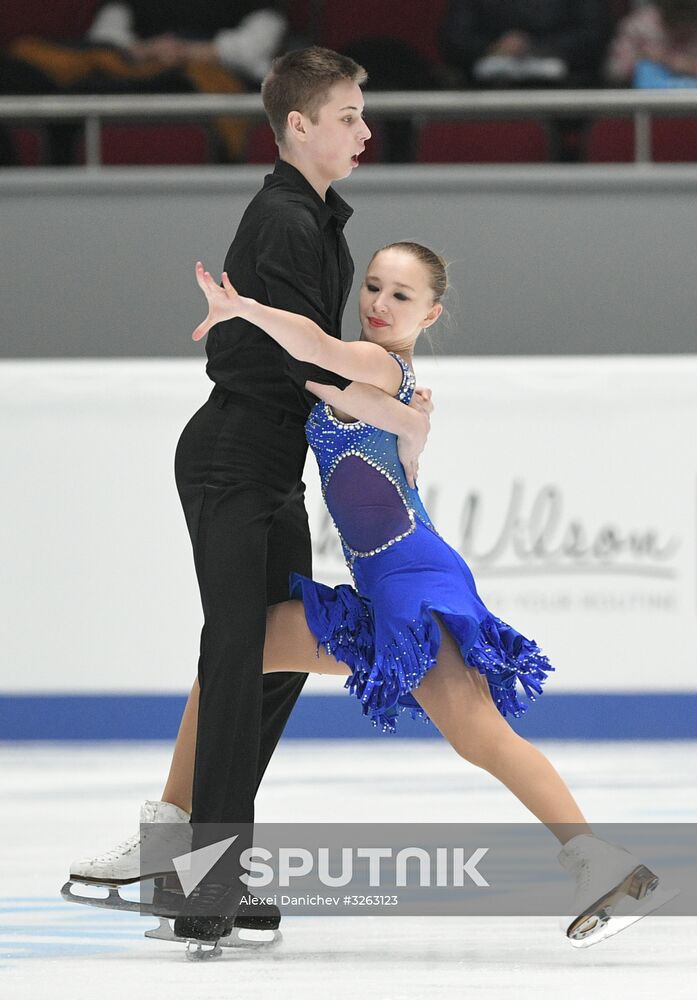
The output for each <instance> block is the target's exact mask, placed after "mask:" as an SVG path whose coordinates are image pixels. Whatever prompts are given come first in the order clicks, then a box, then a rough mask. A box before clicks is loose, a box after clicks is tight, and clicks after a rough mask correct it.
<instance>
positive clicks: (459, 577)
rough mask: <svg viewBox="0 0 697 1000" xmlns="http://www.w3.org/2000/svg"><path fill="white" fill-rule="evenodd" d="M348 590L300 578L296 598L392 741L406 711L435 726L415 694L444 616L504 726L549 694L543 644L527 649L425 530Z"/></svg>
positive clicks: (434, 654)
mask: <svg viewBox="0 0 697 1000" xmlns="http://www.w3.org/2000/svg"><path fill="white" fill-rule="evenodd" d="M354 578H355V581H356V584H357V586H358V588H359V591H357V590H355V589H354V588H353V587H351V586H349V585H348V584H340V585H339V586H338V587H327V586H326V585H325V584H322V583H318V582H316V581H314V580H310V579H309V578H308V577H306V576H302V575H300V574H299V573H292V574H291V577H290V596H291V598H294V599H299V600H301V601H302V602H303V605H304V608H305V617H306V619H307V624H308V626H309V628H310V631H311V632H312V634H313V635H314V636H315V638H316V639H317V652H318V655H319V648H320V646H322V647H324V649H325V650H326V651H327V653H329V654H330V655H332V656H334V657H335V658H336V659H337V660H340V661H341V662H342V663H345V664H346V665H347V666H348V667H349V669H350V670H351V676H350V677H349V678H348V679H347V681H346V685H345V686H346V688H348V690H349V691H350V692H351V694H353V695H354V696H355V697H356V698H358V700H359V702H360V703H361V706H362V710H363V714H364V715H366V716H368V717H369V718H370V719H371V721H372V723H373V725H374V726H379V727H380V728H381V729H382V731H383V732H392V733H394V732H395V731H396V726H395V722H396V719H397V716H398V715H399V713H400V712H402V711H410V712H411V715H412V717H416V716H420V717H421V718H423V719H424V720H425V721H429V719H428V716H427V715H426V713H425V712H424V710H423V709H422V708H421V707H420V705H419V704H418V702H417V701H416V699H415V698H414V695H413V694H412V691H413V690H414V689H415V688H417V687H418V686H419V684H420V683H421V681H422V680H423V678H424V677H425V675H426V674H427V672H428V671H429V670H430V669H431V667H432V666H434V664H435V663H436V661H437V659H438V650H439V648H440V642H441V633H440V627H439V624H438V621H437V620H436V617H435V614H437V615H438V616H439V617H440V619H441V621H442V622H443V624H444V625H445V626H446V627H447V629H448V631H449V632H450V633H451V635H452V636H453V638H454V640H455V642H456V643H457V645H458V647H459V649H460V652H461V653H462V658H463V661H464V663H465V664H466V665H467V666H469V667H473V668H475V669H476V670H479V672H480V673H481V674H484V676H485V677H486V679H487V681H488V684H489V690H490V692H491V696H492V698H493V700H494V703H495V705H496V707H497V708H498V710H499V711H500V712H501V714H502V715H503V716H506V715H507V714H510V715H513V716H514V717H519V716H521V715H523V714H524V713H525V712H526V711H527V708H528V706H527V705H526V704H525V703H524V702H521V701H520V696H519V692H518V689H517V687H518V685H520V687H521V688H522V691H524V692H525V694H526V695H527V697H528V699H529V700H530V701H535V698H536V696H537V695H539V694H542V684H543V683H544V681H545V680H546V679H547V674H548V673H549V672H551V671H553V670H554V667H552V666H551V665H550V663H549V660H548V659H547V657H546V656H545V655H544V654H543V653H542V652H541V650H540V649H539V647H538V646H537V644H536V643H535V641H534V640H533V639H526V638H525V636H523V635H521V633H520V632H517V631H516V630H515V629H514V628H512V627H511V626H510V625H507V624H506V622H504V621H501V619H500V618H497V617H496V616H495V615H493V614H491V612H489V611H488V610H487V608H486V607H485V606H484V604H483V603H482V601H481V599H480V597H479V595H478V593H477V588H476V585H475V582H474V578H473V576H472V573H471V571H470V569H469V567H468V566H467V563H466V562H465V561H464V559H463V558H462V556H461V555H460V554H459V553H458V552H456V551H455V549H453V548H452V547H451V546H450V545H448V543H447V542H445V541H444V540H443V539H442V538H440V536H439V535H437V534H436V533H435V532H433V531H431V529H430V528H428V527H426V525H424V524H422V523H421V522H417V525H416V530H415V531H414V532H412V534H410V535H408V536H407V537H406V538H403V539H402V540H401V541H400V542H397V543H396V544H394V545H391V546H390V547H389V548H387V549H385V550H384V551H383V552H379V553H377V554H376V555H374V556H367V557H364V558H359V559H356V561H355V563H354Z"/></svg>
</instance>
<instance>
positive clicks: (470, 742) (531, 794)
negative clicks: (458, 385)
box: [413, 619, 593, 844]
mask: <svg viewBox="0 0 697 1000" xmlns="http://www.w3.org/2000/svg"><path fill="white" fill-rule="evenodd" d="M439 625H440V628H441V635H442V642H441V647H440V653H439V656H438V662H437V663H436V665H435V666H434V667H432V668H431V670H429V672H428V674H427V675H426V677H424V679H423V681H422V682H421V685H420V686H419V687H418V688H416V690H415V691H414V692H413V693H414V697H415V698H416V700H417V701H418V702H419V704H420V705H421V707H422V708H423V709H424V711H425V712H426V713H427V714H428V716H429V718H430V719H431V720H432V721H433V722H434V723H435V725H436V726H437V727H438V729H439V730H440V732H441V733H442V734H443V736H444V737H445V738H446V739H447V740H448V742H449V743H450V745H451V746H452V747H453V749H454V750H456V751H457V753H458V754H460V756H461V757H464V758H465V760H468V761H470V763H472V764H475V765H476V766H477V767H481V768H483V769H484V770H485V771H488V772H489V774H492V775H493V776H494V777H495V778H498V779H499V781H501V782H502V783H503V784H504V785H505V786H506V787H507V788H509V789H510V790H511V791H512V792H513V794H514V795H515V796H516V797H517V798H518V799H520V801H521V802H522V803H523V805H524V806H526V807H527V808H528V809H529V810H530V812H531V813H533V814H534V815H535V816H537V818H538V819H539V820H540V821H541V822H542V823H544V824H545V826H547V827H548V828H549V829H550V830H551V832H552V833H553V834H554V835H555V837H557V839H558V840H559V841H560V843H562V844H565V843H566V841H567V840H570V839H571V838H572V837H575V836H576V835H577V834H580V833H592V832H593V831H592V829H591V827H590V826H589V825H588V823H587V822H586V820H585V818H584V816H583V813H582V812H581V810H580V809H579V807H578V805H577V803H576V801H575V800H574V798H573V796H572V794H571V792H570V791H569V789H568V788H567V786H566V784H565V783H564V781H563V780H562V778H561V777H560V775H559V774H558V773H557V771H556V770H555V768H554V767H553V766H552V764H551V763H550V762H549V761H548V760H547V758H546V757H545V756H544V754H543V753H541V752H540V751H539V750H538V749H537V748H536V747H534V746H532V744H531V743H528V741H527V740H525V739H523V738H522V737H521V736H518V734H517V733H515V732H514V731H513V730H512V729H511V727H510V726H509V724H508V722H507V721H506V719H504V717H503V716H502V715H501V713H500V712H499V710H498V709H497V708H496V705H495V704H494V702H493V700H492V697H491V693H490V691H489V687H488V684H487V681H486V678H485V677H484V676H483V675H482V674H480V673H479V671H478V670H477V669H476V667H470V666H466V665H465V664H464V663H463V660H462V654H461V653H460V650H459V649H458V647H457V645H456V643H455V640H454V639H453V637H452V636H451V634H450V632H449V631H448V630H447V628H446V627H445V626H444V625H443V623H442V621H441V620H440V619H439Z"/></svg>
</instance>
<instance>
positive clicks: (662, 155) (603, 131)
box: [586, 118, 697, 163]
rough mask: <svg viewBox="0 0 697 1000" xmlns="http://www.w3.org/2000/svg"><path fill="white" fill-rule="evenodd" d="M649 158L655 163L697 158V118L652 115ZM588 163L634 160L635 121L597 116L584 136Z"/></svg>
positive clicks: (686, 160)
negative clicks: (598, 117)
mask: <svg viewBox="0 0 697 1000" xmlns="http://www.w3.org/2000/svg"><path fill="white" fill-rule="evenodd" d="M651 159H652V160H653V161H654V162H656V163H691V162H694V161H696V160H697V118H654V119H653V120H652V126H651ZM586 160H587V161H588V162H589V163H631V162H632V161H633V160H634V121H633V119H628V118H600V119H598V120H597V121H595V122H593V124H592V125H591V127H590V129H589V130H588V135H587V137H586Z"/></svg>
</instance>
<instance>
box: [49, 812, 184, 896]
mask: <svg viewBox="0 0 697 1000" xmlns="http://www.w3.org/2000/svg"><path fill="white" fill-rule="evenodd" d="M140 822H141V823H142V824H144V827H143V830H142V840H141V831H140V830H139V831H138V832H137V833H135V834H133V836H132V837H129V838H128V839H127V840H123V841H121V843H120V844H117V845H116V846H115V847H112V848H111V849H110V850H108V851H105V852H104V853H103V854H98V855H97V856H96V857H93V858H81V859H80V860H78V861H73V862H72V863H71V865H70V876H69V879H68V881H67V882H66V883H65V885H64V886H63V888H62V889H61V895H62V896H63V898H64V899H66V900H69V901H70V902H73V903H86V904H87V905H89V906H102V907H106V908H108V909H121V910H132V911H136V912H143V908H142V907H141V904H140V903H139V902H137V901H136V900H129V899H126V898H125V897H123V896H121V895H120V893H119V891H118V886H124V885H130V884H131V883H134V882H140V881H141V880H142V879H146V878H155V877H156V876H160V875H165V874H167V873H168V872H171V871H173V866H172V862H171V860H170V859H171V858H173V857H176V856H177V855H180V854H185V853H186V852H187V851H188V850H190V841H191V826H190V825H189V814H188V813H187V812H185V811H184V810H183V809H180V808H179V806H175V805H172V804H171V803H170V802H160V801H157V800H148V801H146V802H145V803H144V805H142V806H141V809H140ZM155 823H165V824H168V828H167V829H166V831H165V832H162V831H158V834H157V836H158V840H157V841H156V844H157V853H158V855H160V856H161V858H162V861H161V863H159V864H157V865H156V868H157V870H154V869H153V870H152V871H144V870H143V868H142V866H141V850H140V849H141V844H142V843H145V841H146V840H147V839H148V837H153V836H154V831H153V830H152V828H151V827H152V825H153V824H155ZM170 824H171V825H173V826H174V825H175V824H176V826H174V828H173V829H172V828H170V827H169V825H170ZM76 883H77V884H78V885H80V884H82V885H88V886H105V887H106V888H107V889H108V890H109V892H108V896H107V897H96V896H92V895H84V894H81V893H80V892H73V887H74V886H75V884H76Z"/></svg>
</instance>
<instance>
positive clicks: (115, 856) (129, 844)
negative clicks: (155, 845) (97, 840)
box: [94, 827, 149, 861]
mask: <svg viewBox="0 0 697 1000" xmlns="http://www.w3.org/2000/svg"><path fill="white" fill-rule="evenodd" d="M148 835H149V831H148V829H147V827H145V828H144V829H143V837H142V841H145V840H147V838H148ZM140 844H141V836H140V833H134V834H133V835H132V836H130V837H127V838H126V840H122V841H121V843H119V844H116V846H115V847H112V848H110V849H109V850H108V851H104V853H103V854H99V855H98V856H97V857H96V858H95V859H94V860H95V861H118V860H119V858H121V857H123V855H124V854H130V852H131V851H136V850H137V849H138V848H139V847H140Z"/></svg>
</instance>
